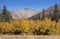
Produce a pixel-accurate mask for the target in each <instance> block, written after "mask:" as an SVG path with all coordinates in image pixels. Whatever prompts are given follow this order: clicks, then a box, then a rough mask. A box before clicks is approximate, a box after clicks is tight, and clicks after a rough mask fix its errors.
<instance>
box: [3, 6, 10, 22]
mask: <svg viewBox="0 0 60 39" xmlns="http://www.w3.org/2000/svg"><path fill="white" fill-rule="evenodd" d="M10 16H11V14H10V12H9V11H8V10H7V9H6V6H4V7H3V10H2V21H3V22H9V21H10Z"/></svg>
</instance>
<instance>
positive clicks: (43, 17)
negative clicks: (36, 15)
mask: <svg viewBox="0 0 60 39" xmlns="http://www.w3.org/2000/svg"><path fill="white" fill-rule="evenodd" d="M44 19H45V10H44V9H43V11H42V20H44Z"/></svg>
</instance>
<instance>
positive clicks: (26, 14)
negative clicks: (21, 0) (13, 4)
mask: <svg viewBox="0 0 60 39" xmlns="http://www.w3.org/2000/svg"><path fill="white" fill-rule="evenodd" d="M39 12H40V11H36V10H32V9H29V8H24V9H22V10H16V11H12V12H11V13H12V17H13V19H28V18H30V17H32V16H34V15H36V14H38V13H39Z"/></svg>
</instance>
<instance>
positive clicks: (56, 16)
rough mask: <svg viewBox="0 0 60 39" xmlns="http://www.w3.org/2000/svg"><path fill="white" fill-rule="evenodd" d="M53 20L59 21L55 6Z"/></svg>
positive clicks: (56, 6)
mask: <svg viewBox="0 0 60 39" xmlns="http://www.w3.org/2000/svg"><path fill="white" fill-rule="evenodd" d="M53 20H55V21H58V20H59V11H58V5H57V4H55V6H54V12H53Z"/></svg>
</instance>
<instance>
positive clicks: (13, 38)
mask: <svg viewBox="0 0 60 39" xmlns="http://www.w3.org/2000/svg"><path fill="white" fill-rule="evenodd" d="M0 39H60V36H32V35H31V36H28V35H27V36H26V35H24V36H23V35H22V36H20V35H0Z"/></svg>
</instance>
